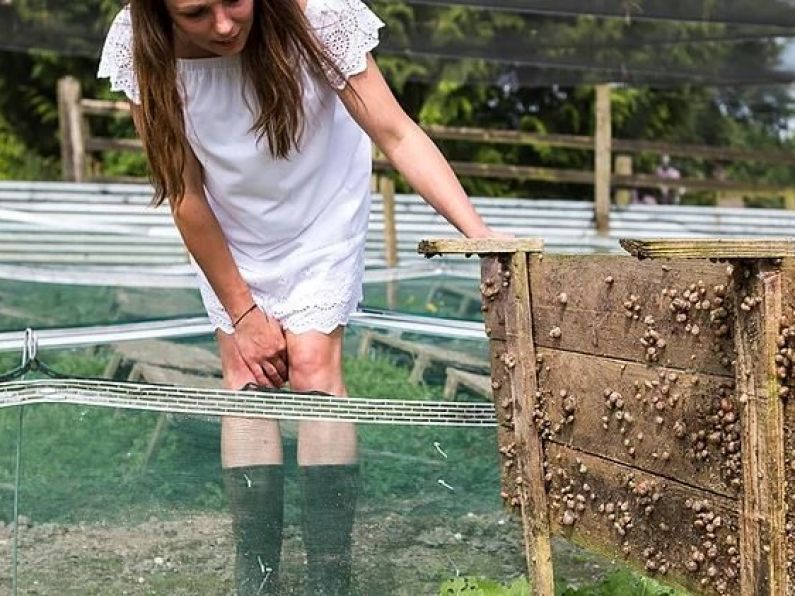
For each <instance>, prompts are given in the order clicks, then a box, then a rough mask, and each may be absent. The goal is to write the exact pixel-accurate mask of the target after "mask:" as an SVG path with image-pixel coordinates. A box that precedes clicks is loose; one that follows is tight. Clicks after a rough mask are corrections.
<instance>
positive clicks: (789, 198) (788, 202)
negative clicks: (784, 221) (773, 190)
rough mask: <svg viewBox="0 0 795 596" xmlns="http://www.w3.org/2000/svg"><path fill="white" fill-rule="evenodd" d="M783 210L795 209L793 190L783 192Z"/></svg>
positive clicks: (794, 193) (794, 191) (794, 192)
mask: <svg viewBox="0 0 795 596" xmlns="http://www.w3.org/2000/svg"><path fill="white" fill-rule="evenodd" d="M784 209H795V190H785V191H784Z"/></svg>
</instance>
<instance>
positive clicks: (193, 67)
mask: <svg viewBox="0 0 795 596" xmlns="http://www.w3.org/2000/svg"><path fill="white" fill-rule="evenodd" d="M306 17H307V20H308V21H309V23H310V25H311V26H312V28H313V29H314V31H315V34H316V35H317V36H318V38H319V39H320V41H321V43H323V45H324V46H325V48H326V49H327V51H328V52H329V54H330V56H331V57H332V58H333V59H334V61H335V63H336V64H337V65H338V66H339V67H340V70H341V71H342V73H343V74H344V75H345V77H346V78H347V77H350V76H352V75H354V74H357V73H360V72H362V71H364V70H365V68H366V56H367V52H369V51H370V50H371V49H373V48H374V47H375V46H376V45H377V44H378V29H379V28H380V27H382V26H383V25H384V23H383V22H381V20H380V19H379V18H378V17H377V16H375V15H374V14H373V13H372V12H371V11H370V9H369V8H367V7H366V6H365V5H364V4H363V3H362V2H361V1H360V0H308V3H307V7H306ZM177 66H178V73H179V76H180V77H181V81H182V83H183V85H184V90H185V91H184V94H185V97H184V102H183V103H184V106H185V110H184V113H185V128H186V131H185V132H186V136H187V138H188V141H189V143H190V146H191V147H192V149H193V151H194V152H195V153H196V157H197V158H198V160H199V162H200V163H201V165H202V167H203V169H204V176H205V178H204V190H205V193H206V196H207V201H208V202H209V205H210V207H211V208H212V210H213V213H215V216H216V217H217V219H218V222H219V223H220V225H221V228H222V229H223V231H224V234H225V236H226V240H227V243H228V244H229V248H230V250H231V252H232V255H233V257H234V259H235V262H236V263H237V266H238V268H239V269H240V273H241V274H242V276H243V278H244V279H245V280H246V282H247V283H248V285H249V287H250V288H251V292H252V294H253V296H254V300H255V301H256V302H257V304H258V305H259V306H260V307H261V308H262V309H263V310H265V312H267V313H268V314H269V315H272V316H274V317H276V318H277V319H278V320H279V321H280V322H281V323H282V325H283V326H284V328H285V329H287V330H289V331H291V332H293V333H302V332H305V331H309V330H317V331H321V332H323V333H329V332H331V331H332V330H333V329H335V328H336V327H337V326H339V325H344V324H345V323H347V321H348V318H349V317H350V315H351V313H352V312H354V311H355V310H356V308H357V306H358V303H359V302H360V300H361V299H362V276H363V272H364V243H365V234H366V230H367V223H368V216H369V210H370V175H371V144H370V140H369V139H368V137H367V135H366V134H365V133H364V132H363V131H362V130H361V128H360V127H359V126H358V125H357V124H356V122H355V121H354V120H353V119H352V118H351V116H350V115H349V114H348V112H347V110H346V109H345V107H344V105H343V104H342V102H341V101H340V99H339V97H338V96H337V94H336V92H335V90H334V89H333V88H331V87H330V86H329V85H328V83H324V82H321V81H317V80H315V79H314V78H313V77H311V76H310V75H308V74H307V73H306V72H303V73H302V74H303V77H304V114H305V117H306V125H305V127H304V134H303V136H302V138H301V140H300V144H299V149H298V151H294V152H293V153H292V154H291V155H290V156H289V157H288V159H284V160H279V159H274V158H273V157H272V156H271V155H270V153H269V152H268V150H267V140H265V141H264V143H265V144H262V143H259V144H258V143H257V141H256V134H255V133H252V132H250V131H251V128H252V125H253V123H254V116H253V115H252V113H251V111H250V110H249V108H248V107H247V104H246V101H245V99H244V97H243V93H242V92H241V89H242V88H243V87H242V84H241V83H242V68H241V64H240V57H239V56H229V57H217V58H203V59H191V60H178V64H177ZM97 74H98V76H99V77H103V78H104V77H107V78H110V81H111V88H112V89H114V90H117V91H123V92H124V93H126V95H127V96H128V98H129V99H130V100H131V101H133V102H135V103H138V102H139V95H138V88H137V84H136V81H135V73H134V70H133V57H132V28H131V21H130V14H129V8H127V7H125V8H124V9H122V10H121V11H120V12H119V14H118V15H117V16H116V18H115V20H114V21H113V24H112V25H111V28H110V31H109V32H108V36H107V38H106V40H105V46H104V49H103V51H102V58H101V60H100V65H99V70H98V73H97ZM334 83H335V85H336V86H337V87H339V88H342V87H344V86H345V84H346V83H345V81H344V80H335V81H334ZM194 267H195V269H196V273H197V278H198V282H199V289H200V290H201V295H202V300H203V301H204V306H205V308H206V309H207V314H208V315H209V317H210V321H211V322H212V324H213V326H214V327H215V328H217V329H221V330H223V331H224V332H226V333H232V331H233V329H232V322H231V320H230V318H229V316H228V315H227V313H226V311H225V310H224V308H223V307H222V306H221V303H220V301H219V300H218V298H217V296H216V295H215V293H214V292H213V290H212V288H211V287H210V284H209V283H208V281H207V279H206V277H205V276H204V274H203V273H202V272H201V270H200V269H199V267H198V265H196V264H195V263H194Z"/></svg>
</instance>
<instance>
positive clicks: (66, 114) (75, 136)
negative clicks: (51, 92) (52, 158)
mask: <svg viewBox="0 0 795 596" xmlns="http://www.w3.org/2000/svg"><path fill="white" fill-rule="evenodd" d="M84 127H85V124H84V122H83V114H82V111H81V109H80V82H79V81H78V80H77V79H75V78H74V77H71V76H66V77H63V78H61V79H59V80H58V129H59V131H60V135H61V176H62V178H63V179H64V180H68V181H71V182H83V181H84V180H85V178H86V135H85V129H84Z"/></svg>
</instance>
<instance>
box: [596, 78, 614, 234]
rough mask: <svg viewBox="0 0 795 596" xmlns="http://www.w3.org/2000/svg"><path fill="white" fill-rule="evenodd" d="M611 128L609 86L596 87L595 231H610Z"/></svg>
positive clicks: (601, 232)
mask: <svg viewBox="0 0 795 596" xmlns="http://www.w3.org/2000/svg"><path fill="white" fill-rule="evenodd" d="M612 136H613V126H612V120H611V114H610V85H597V86H596V131H595V134H594V148H595V151H596V155H595V158H594V159H595V163H594V216H595V219H596V231H597V232H598V233H600V234H607V233H608V231H609V230H610V177H611V167H612V166H611V162H612Z"/></svg>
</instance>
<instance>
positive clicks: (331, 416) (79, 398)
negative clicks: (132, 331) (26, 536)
mask: <svg viewBox="0 0 795 596" xmlns="http://www.w3.org/2000/svg"><path fill="white" fill-rule="evenodd" d="M33 404H72V405H83V406H96V407H109V408H120V409H130V410H145V411H152V412H170V413H174V414H195V415H203V416H234V417H243V418H269V419H275V420H326V421H336V422H355V423H368V424H393V425H407V426H477V427H484V426H485V427H488V426H495V425H496V417H495V414H494V406H493V405H492V404H491V403H466V402H462V403H458V402H442V401H439V402H431V401H410V400H399V399H365V398H351V397H334V396H328V395H318V394H307V393H294V392H289V391H265V390H261V391H256V392H253V391H228V390H223V389H217V390H213V389H200V388H192V387H176V386H169V385H153V384H143V383H128V382H118V381H106V380H75V379H68V380H53V379H43V380H27V381H13V382H8V383H0V409H2V408H9V407H15V406H28V405H33Z"/></svg>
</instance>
